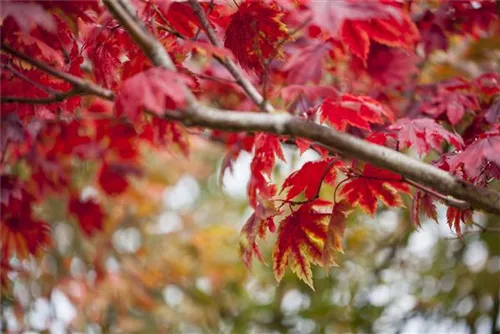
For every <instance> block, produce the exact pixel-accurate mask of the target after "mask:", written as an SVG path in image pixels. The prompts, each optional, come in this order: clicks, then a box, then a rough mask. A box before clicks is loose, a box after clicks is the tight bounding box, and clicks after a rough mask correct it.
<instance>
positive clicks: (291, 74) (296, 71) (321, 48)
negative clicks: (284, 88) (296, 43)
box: [282, 40, 332, 84]
mask: <svg viewBox="0 0 500 334" xmlns="http://www.w3.org/2000/svg"><path fill="white" fill-rule="evenodd" d="M331 48H332V46H331V44H330V43H325V42H322V41H316V40H315V41H313V43H312V44H311V45H308V46H306V47H304V48H297V50H296V52H295V53H293V54H292V55H291V56H290V57H289V58H288V59H287V61H286V63H285V65H284V66H283V69H282V71H283V72H285V73H286V74H287V82H288V83H289V84H305V83H307V82H312V83H315V84H317V83H319V82H320V80H321V78H322V77H323V72H324V68H325V66H324V59H325V58H326V55H327V54H328V51H330V50H331Z"/></svg>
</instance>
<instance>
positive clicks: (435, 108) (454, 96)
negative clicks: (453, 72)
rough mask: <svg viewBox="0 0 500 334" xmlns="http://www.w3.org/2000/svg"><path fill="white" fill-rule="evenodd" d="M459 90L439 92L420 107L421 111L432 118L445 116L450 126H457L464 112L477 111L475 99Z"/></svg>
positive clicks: (452, 89) (477, 105) (477, 106)
mask: <svg viewBox="0 0 500 334" xmlns="http://www.w3.org/2000/svg"><path fill="white" fill-rule="evenodd" d="M460 88H461V87H458V88H457V89H455V88H454V87H453V88H451V89H446V88H445V89H443V90H441V92H440V93H439V95H438V96H436V97H434V98H433V99H432V100H431V101H429V102H427V103H424V104H423V105H422V107H421V109H422V111H423V112H424V113H425V114H427V115H430V116H432V117H434V118H437V117H439V116H441V115H442V114H446V116H447V118H448V120H449V121H450V123H451V125H456V124H458V123H459V122H460V121H461V120H462V118H463V116H464V114H465V113H466V112H471V113H472V112H474V111H475V110H478V109H479V104H478V101H477V99H476V97H475V96H472V95H470V94H466V93H463V92H461V91H459V90H458V89H460Z"/></svg>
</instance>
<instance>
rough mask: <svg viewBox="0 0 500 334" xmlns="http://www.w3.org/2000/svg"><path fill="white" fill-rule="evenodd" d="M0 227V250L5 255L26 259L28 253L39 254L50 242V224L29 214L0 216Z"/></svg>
mask: <svg viewBox="0 0 500 334" xmlns="http://www.w3.org/2000/svg"><path fill="white" fill-rule="evenodd" d="M2 212H3V211H2ZM0 229H1V230H2V233H1V234H0V250H1V251H2V254H5V256H6V257H12V256H14V255H15V256H17V257H19V258H21V259H27V258H28V255H29V254H31V255H35V256H36V255H39V253H40V252H41V251H42V250H43V249H45V248H46V247H47V246H49V245H50V243H51V230H50V226H49V225H48V224H47V223H45V222H43V221H39V220H35V219H33V218H32V217H31V215H28V216H26V215H24V216H22V215H15V216H10V217H2V220H1V221H0Z"/></svg>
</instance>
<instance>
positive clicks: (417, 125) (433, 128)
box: [391, 118, 463, 156]
mask: <svg viewBox="0 0 500 334" xmlns="http://www.w3.org/2000/svg"><path fill="white" fill-rule="evenodd" d="M391 128H392V129H393V130H396V131H397V136H398V141H399V145H400V147H408V148H409V147H414V148H415V149H416V150H417V153H418V154H419V155H420V156H421V155H422V154H424V153H429V151H430V149H431V148H433V149H435V150H436V151H438V152H441V146H442V143H443V142H444V141H447V142H449V143H450V144H453V145H454V146H455V147H456V148H457V149H460V148H461V147H462V146H463V141H462V138H461V137H460V136H458V135H456V134H454V133H451V132H449V131H447V130H446V129H445V128H443V127H442V126H441V125H439V124H438V123H436V121H435V120H433V119H430V118H419V119H412V120H409V119H406V118H403V119H400V120H398V121H397V122H396V124H394V125H392V126H391Z"/></svg>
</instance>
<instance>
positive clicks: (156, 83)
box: [115, 67, 192, 120]
mask: <svg viewBox="0 0 500 334" xmlns="http://www.w3.org/2000/svg"><path fill="white" fill-rule="evenodd" d="M190 83H192V79H191V78H190V77H188V76H186V75H183V74H180V73H176V72H172V71H168V70H165V69H162V68H159V67H155V68H151V69H149V70H147V71H144V72H141V73H139V74H136V75H134V76H133V77H131V78H130V79H127V80H125V82H124V83H123V87H122V89H121V90H120V91H119V93H118V95H117V96H116V102H115V103H116V104H115V108H116V113H117V114H118V115H119V116H121V115H125V116H127V117H128V118H130V119H131V120H136V119H137V118H138V117H139V116H140V113H141V111H142V110H144V109H146V110H148V111H150V112H153V113H155V114H157V115H162V114H163V112H164V111H165V109H167V108H168V109H176V108H182V107H184V105H185V91H184V85H187V84H190Z"/></svg>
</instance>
